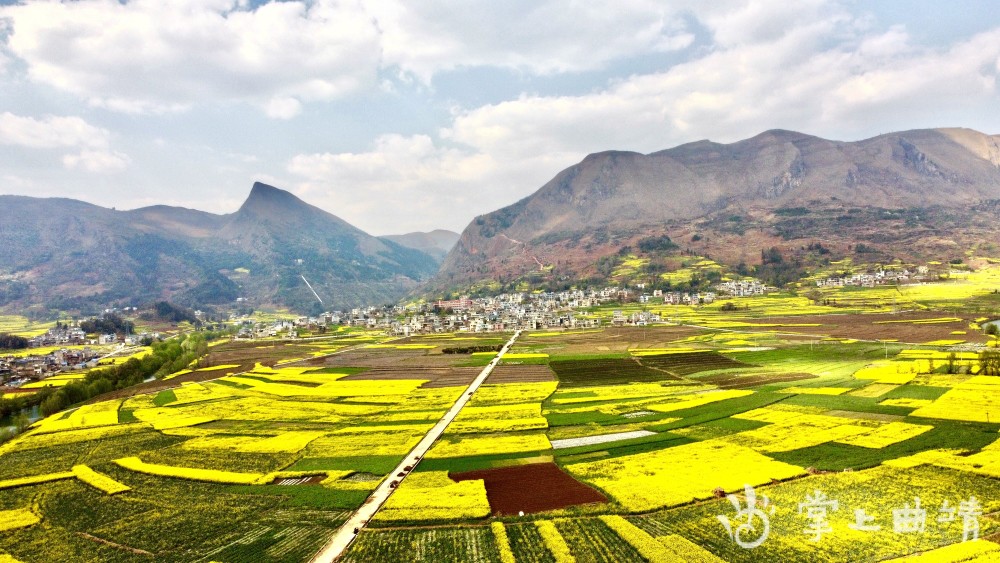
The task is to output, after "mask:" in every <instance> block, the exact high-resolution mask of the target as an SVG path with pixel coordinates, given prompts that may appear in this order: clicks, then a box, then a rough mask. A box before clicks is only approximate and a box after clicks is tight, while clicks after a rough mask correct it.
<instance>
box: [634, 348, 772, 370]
mask: <svg viewBox="0 0 1000 563" xmlns="http://www.w3.org/2000/svg"><path fill="white" fill-rule="evenodd" d="M639 362H640V363H641V364H642V365H644V366H646V367H650V368H653V369H661V370H666V371H668V372H670V373H672V374H674V375H679V376H684V375H691V374H693V373H698V372H702V371H710V370H718V369H734V368H749V367H753V366H751V365H750V364H745V363H743V362H740V361H737V360H734V359H732V358H729V357H726V356H723V355H722V354H719V353H718V352H711V351H705V352H683V353H679V354H662V355H656V356H642V357H641V358H639Z"/></svg>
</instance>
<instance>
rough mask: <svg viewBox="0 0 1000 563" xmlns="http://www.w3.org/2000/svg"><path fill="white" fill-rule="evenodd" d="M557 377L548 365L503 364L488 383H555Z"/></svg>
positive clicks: (494, 370)
mask: <svg viewBox="0 0 1000 563" xmlns="http://www.w3.org/2000/svg"><path fill="white" fill-rule="evenodd" d="M555 380H556V375H555V373H554V372H553V371H552V369H551V368H550V367H549V366H547V365H529V364H523V365H518V364H510V363H502V364H500V365H499V366H497V367H495V368H494V369H493V371H492V372H491V373H490V376H489V378H487V380H486V382H487V383H497V384H499V383H537V382H545V381H555Z"/></svg>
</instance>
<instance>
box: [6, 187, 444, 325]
mask: <svg viewBox="0 0 1000 563" xmlns="http://www.w3.org/2000/svg"><path fill="white" fill-rule="evenodd" d="M0 206H2V208H3V209H4V210H5V211H6V218H5V220H4V221H3V222H2V223H0V307H3V306H6V307H12V306H16V307H17V308H19V309H22V310H23V309H25V308H28V307H31V308H33V309H34V310H40V309H41V310H43V309H62V310H70V311H77V310H78V311H92V310H98V309H102V308H104V307H106V306H108V305H114V304H119V305H128V304H142V303H146V302H149V301H152V300H156V299H172V300H175V301H177V302H179V303H184V304H188V305H191V306H198V305H202V306H204V305H214V304H229V303H233V302H235V300H236V299H237V298H239V297H243V298H245V299H246V301H247V303H248V304H249V305H251V306H260V305H275V306H291V307H296V308H298V309H300V310H309V309H313V308H317V307H319V304H318V303H317V302H316V299H315V297H313V295H312V293H311V292H310V291H309V290H308V288H307V287H306V286H305V284H304V282H303V281H302V279H301V277H300V276H302V275H304V276H306V278H308V279H309V281H310V282H311V283H312V284H313V286H314V287H315V288H316V291H317V292H318V293H319V295H320V296H321V297H322V298H323V300H324V302H325V305H326V307H327V308H330V307H348V306H357V305H358V304H361V303H376V304H377V303H385V302H391V301H393V300H395V299H397V298H398V297H400V296H401V295H403V294H404V293H405V292H406V291H409V290H411V289H412V288H413V287H415V286H416V285H417V284H418V283H419V282H420V281H422V280H425V279H427V278H428V277H429V276H430V275H432V274H433V273H434V271H435V269H436V266H437V263H436V261H435V260H434V259H433V258H431V257H430V256H428V255H427V254H425V253H423V252H420V251H418V250H413V249H410V248H406V247H404V246H401V245H399V244H397V243H394V242H392V241H390V240H382V239H379V238H377V237H373V236H371V235H369V234H367V233H365V232H363V231H361V230H359V229H357V228H355V227H353V226H352V225H350V224H348V223H347V222H345V221H343V220H342V219H340V218H338V217H336V216H334V215H332V214H330V213H327V212H325V211H323V210H321V209H319V208H316V207H314V206H312V205H309V204H307V203H305V202H303V201H302V200H300V199H298V198H297V197H295V196H294V195H292V194H290V193H288V192H286V191H283V190H280V189H278V188H274V187H272V186H268V185H265V184H261V183H256V184H254V186H253V188H252V190H251V192H250V195H249V197H248V198H247V200H246V202H244V204H243V205H242V206H241V207H240V209H239V210H238V211H236V212H235V213H232V214H229V215H215V214H211V213H205V212H202V211H194V210H190V209H182V208H176V207H168V206H154V207H147V208H142V209H136V210H131V211H116V210H112V209H105V208H102V207H99V206H95V205H91V204H87V203H83V202H79V201H74V200H68V199H37V198H28V197H15V196H0Z"/></svg>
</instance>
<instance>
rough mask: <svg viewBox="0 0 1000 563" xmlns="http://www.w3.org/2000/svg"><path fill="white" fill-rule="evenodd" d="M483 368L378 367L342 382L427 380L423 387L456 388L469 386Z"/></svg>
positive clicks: (350, 376)
mask: <svg viewBox="0 0 1000 563" xmlns="http://www.w3.org/2000/svg"><path fill="white" fill-rule="evenodd" d="M482 370H483V368H478V367H472V368H450V367H420V366H414V367H385V366H377V367H373V368H371V369H369V370H366V371H363V372H361V373H356V374H354V375H349V376H347V377H345V378H343V379H341V381H372V380H375V381H378V380H396V379H426V380H428V382H427V383H425V384H424V385H423V386H424V387H426V388H434V387H454V386H459V385H460V386H468V385H469V384H470V383H472V380H473V379H475V378H476V376H477V375H479V372H481V371H482Z"/></svg>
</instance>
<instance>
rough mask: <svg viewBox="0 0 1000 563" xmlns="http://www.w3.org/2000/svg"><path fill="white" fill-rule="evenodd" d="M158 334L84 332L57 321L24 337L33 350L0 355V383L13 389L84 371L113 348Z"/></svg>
mask: <svg viewBox="0 0 1000 563" xmlns="http://www.w3.org/2000/svg"><path fill="white" fill-rule="evenodd" d="M159 336H160V335H159V334H150V333H143V334H133V335H125V334H97V335H91V337H90V338H88V335H87V334H86V333H85V332H84V331H83V329H81V328H80V327H79V326H74V325H63V324H59V325H57V326H56V327H54V328H51V329H49V330H48V331H46V332H45V333H43V334H40V335H37V336H34V337H31V338H29V339H28V349H29V350H38V352H37V353H30V352H29V353H28V354H17V355H14V354H9V355H6V356H0V386H4V387H8V388H10V389H16V388H18V387H20V386H21V385H24V384H26V383H30V382H33V381H40V380H42V379H45V378H46V377H50V376H52V375H55V374H57V373H64V372H67V371H80V370H87V369H91V368H94V367H97V366H98V365H100V360H101V359H102V358H104V357H106V356H108V355H110V354H111V353H113V352H114V350H115V347H117V348H126V347H132V346H139V345H141V344H142V343H145V342H150V341H152V340H155V339H157V338H159Z"/></svg>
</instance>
